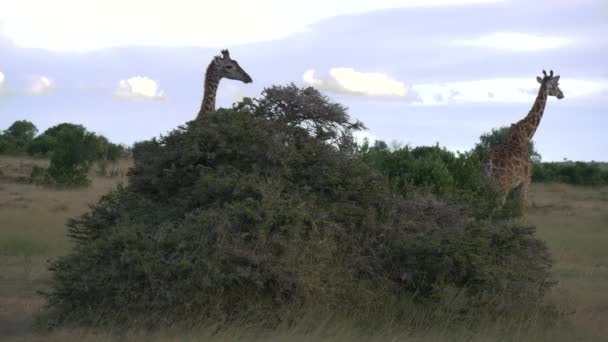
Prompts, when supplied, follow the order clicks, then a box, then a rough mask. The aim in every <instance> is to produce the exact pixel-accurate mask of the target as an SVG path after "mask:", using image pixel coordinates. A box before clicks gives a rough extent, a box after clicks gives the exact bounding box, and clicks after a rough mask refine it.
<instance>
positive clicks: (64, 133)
mask: <svg viewBox="0 0 608 342" xmlns="http://www.w3.org/2000/svg"><path fill="white" fill-rule="evenodd" d="M43 135H44V136H46V137H47V138H44V139H46V140H47V142H48V143H49V146H52V147H53V150H52V153H51V165H50V166H49V168H48V170H47V175H48V177H47V181H48V182H50V183H56V184H60V185H84V184H87V183H88V178H87V174H88V171H89V168H90V166H91V163H92V162H93V161H94V160H97V159H99V156H100V153H101V148H100V139H99V137H98V136H97V135H95V134H94V133H92V132H88V131H87V130H86V128H84V126H82V125H75V124H70V123H62V124H59V125H57V126H53V127H51V128H49V129H47V130H46V131H45V132H44V133H43ZM41 145H42V143H41Z"/></svg>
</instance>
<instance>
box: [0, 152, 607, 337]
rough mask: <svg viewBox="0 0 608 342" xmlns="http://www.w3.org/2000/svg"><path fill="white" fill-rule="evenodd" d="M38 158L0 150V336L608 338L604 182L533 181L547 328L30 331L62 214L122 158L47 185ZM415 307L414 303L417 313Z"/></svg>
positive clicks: (61, 230) (91, 194)
mask: <svg viewBox="0 0 608 342" xmlns="http://www.w3.org/2000/svg"><path fill="white" fill-rule="evenodd" d="M47 163H48V162H47V161H45V160H36V159H31V158H17V157H7V156H0V339H1V340H9V341H64V340H77V341H114V340H122V341H132V340H147V341H184V340H185V341H198V340H211V341H237V340H238V341H251V340H259V341H284V340H289V341H318V340H330V341H352V340H363V341H369V340H375V341H457V340H467V341H471V340H474V341H494V340H505V341H510V340H513V341H539V340H547V341H574V340H577V341H604V340H606V341H608V187H602V188H598V187H595V188H589V187H577V186H570V185H565V184H534V185H533V188H532V195H531V208H530V212H529V218H530V223H532V224H534V225H536V226H537V229H538V231H537V234H538V236H539V237H540V238H542V239H543V240H545V241H546V242H547V244H548V246H549V249H550V251H551V253H552V256H553V258H554V260H555V265H554V274H555V276H556V278H557V280H558V281H559V284H558V285H557V286H556V287H555V288H554V290H553V291H552V293H551V295H550V300H551V301H552V302H553V303H555V304H556V305H557V306H558V307H559V308H560V310H562V311H563V312H566V313H567V316H566V319H565V320H564V321H563V323H560V325H558V326H556V327H552V328H549V330H548V331H547V330H545V331H535V330H529V329H522V328H521V327H519V326H513V325H508V324H503V325H501V324H500V323H498V324H494V325H488V326H482V327H479V329H478V331H476V332H466V331H447V329H444V328H441V327H437V328H436V329H433V330H432V331H428V332H425V333H414V334H412V333H411V332H408V331H399V329H395V330H393V331H378V333H377V335H374V336H366V337H362V336H357V333H354V332H353V331H354V330H353V329H351V328H352V327H349V325H348V323H344V324H338V325H336V324H334V323H328V324H327V325H325V326H320V327H319V328H318V331H310V330H307V331H305V332H304V331H301V330H299V329H298V328H297V327H295V328H289V329H285V330H281V331H277V332H274V333H270V334H268V333H264V334H263V335H257V336H253V334H251V332H250V331H247V329H239V328H234V329H232V330H228V331H223V332H220V333H214V329H213V328H204V329H201V330H200V331H193V332H188V333H183V332H178V331H162V332H152V333H149V332H128V333H124V332H123V333H120V334H118V333H112V332H103V331H90V330H78V329H62V330H58V331H54V332H52V333H41V332H36V331H35V329H34V327H33V323H34V319H33V317H34V314H35V313H36V312H37V311H38V310H39V309H40V308H41V307H42V306H43V305H44V300H43V299H42V297H41V296H40V295H39V294H38V292H37V291H40V290H45V289H46V288H47V286H48V282H49V280H50V273H49V271H48V270H47V260H48V259H49V258H54V257H57V256H59V255H62V254H65V253H67V251H68V250H69V248H70V241H69V240H68V238H67V237H66V230H67V228H66V226H65V222H66V220H67V219H68V218H70V217H74V216H78V215H80V214H82V213H84V212H86V211H87V209H88V204H90V203H93V202H95V201H96V200H97V199H98V198H99V197H100V196H101V195H102V194H104V193H106V192H107V191H108V190H110V189H111V188H113V187H114V186H115V184H117V183H118V182H125V181H126V178H125V176H126V171H127V169H128V167H129V165H130V162H129V161H124V160H123V161H120V162H119V163H118V164H116V165H110V166H109V167H108V170H106V171H107V173H112V174H113V176H101V175H99V173H98V172H97V171H99V168H98V167H94V168H93V169H92V171H91V178H92V180H93V181H92V184H91V185H90V186H89V187H86V188H80V189H68V190H66V189H63V190H61V189H48V188H42V187H39V186H36V185H32V184H29V183H28V182H27V179H28V175H29V173H30V171H31V168H32V166H34V165H45V164H47ZM414 314H415V313H414Z"/></svg>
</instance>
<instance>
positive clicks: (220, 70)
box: [197, 50, 253, 119]
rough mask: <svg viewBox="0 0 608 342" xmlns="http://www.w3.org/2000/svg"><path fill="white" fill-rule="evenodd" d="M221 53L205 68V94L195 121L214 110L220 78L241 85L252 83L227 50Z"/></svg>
mask: <svg viewBox="0 0 608 342" xmlns="http://www.w3.org/2000/svg"><path fill="white" fill-rule="evenodd" d="M221 52H222V55H221V56H215V57H213V60H211V63H209V66H208V67H207V72H206V73H205V92H204V94H203V102H202V104H201V109H200V111H199V112H198V116H197V119H198V118H200V117H201V116H202V115H203V114H205V113H208V112H212V111H214V110H215V96H216V93H217V87H218V85H219V84H220V80H221V79H222V78H227V79H231V80H237V81H241V82H243V83H251V82H252V81H253V80H252V79H251V77H250V76H249V75H248V74H247V73H246V72H245V70H243V68H241V67H240V66H239V63H238V62H237V61H236V60H234V59H231V58H230V53H229V52H228V50H222V51H221Z"/></svg>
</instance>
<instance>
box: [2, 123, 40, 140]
mask: <svg viewBox="0 0 608 342" xmlns="http://www.w3.org/2000/svg"><path fill="white" fill-rule="evenodd" d="M4 133H5V134H8V135H11V136H13V137H14V138H15V139H18V140H21V141H31V140H32V139H34V137H35V136H36V133H38V128H36V126H35V125H34V124H33V123H31V122H30V121H27V120H18V121H15V122H14V123H13V124H12V125H11V126H10V127H9V128H8V129H7V130H6V131H4Z"/></svg>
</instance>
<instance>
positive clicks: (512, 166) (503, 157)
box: [484, 70, 564, 222]
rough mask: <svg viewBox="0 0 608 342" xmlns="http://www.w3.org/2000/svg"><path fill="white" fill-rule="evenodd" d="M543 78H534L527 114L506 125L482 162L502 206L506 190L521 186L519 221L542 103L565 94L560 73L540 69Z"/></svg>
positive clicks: (523, 205) (526, 192) (521, 214)
mask: <svg viewBox="0 0 608 342" xmlns="http://www.w3.org/2000/svg"><path fill="white" fill-rule="evenodd" d="M543 74H544V75H545V76H544V77H543V78H540V77H537V81H538V83H540V89H539V91H538V96H537V97H536V100H535V101H534V105H533V106H532V109H530V112H529V113H528V115H527V116H526V117H525V118H523V119H522V120H520V121H518V122H516V123H514V124H512V125H511V127H510V128H509V135H508V138H507V140H506V141H505V142H503V143H502V144H499V145H497V146H495V147H494V148H493V149H492V150H491V151H490V153H489V154H488V157H487V158H486V161H485V169H484V172H485V176H486V179H487V180H489V181H491V182H492V183H493V185H494V186H496V187H497V189H498V190H499V192H500V206H501V207H502V206H503V205H504V204H505V202H506V199H507V196H508V194H509V192H511V191H512V190H513V189H515V188H517V187H520V188H521V190H520V202H519V205H520V217H519V221H520V222H525V220H526V217H525V210H526V207H527V205H528V193H529V191H530V182H531V178H532V161H531V160H530V152H529V151H530V150H529V144H530V141H531V140H532V137H533V136H534V133H535V132H536V129H537V128H538V125H539V124H540V120H541V119H542V116H543V113H544V111H545V105H546V104H547V99H548V97H549V96H555V97H557V98H558V99H562V98H563V97H564V94H563V93H562V91H561V90H560V89H559V84H558V82H559V78H560V77H559V76H553V70H551V74H550V75H547V73H546V72H545V71H544V70H543Z"/></svg>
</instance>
